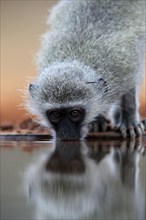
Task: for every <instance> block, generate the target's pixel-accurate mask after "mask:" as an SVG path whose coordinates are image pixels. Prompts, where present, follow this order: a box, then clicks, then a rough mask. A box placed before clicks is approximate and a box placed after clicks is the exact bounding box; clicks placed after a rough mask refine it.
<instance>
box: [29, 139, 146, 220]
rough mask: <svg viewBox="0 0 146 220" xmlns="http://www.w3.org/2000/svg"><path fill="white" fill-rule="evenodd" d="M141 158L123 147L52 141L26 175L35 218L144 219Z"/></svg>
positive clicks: (109, 144) (135, 151) (136, 151)
mask: <svg viewBox="0 0 146 220" xmlns="http://www.w3.org/2000/svg"><path fill="white" fill-rule="evenodd" d="M54 144H55V143H54ZM140 156H141V155H140V152H138V150H136V149H135V150H133V151H132V150H131V149H130V148H129V149H128V148H125V143H123V144H121V146H120V147H119V146H112V144H111V143H108V144H105V143H97V142H96V143H89V144H88V146H87V143H85V142H72V143H71V142H57V143H56V146H54V149H53V150H52V151H49V152H48V155H44V156H43V157H41V158H38V160H37V161H36V163H33V164H32V165H30V166H29V167H28V168H27V170H26V173H25V186H26V189H27V191H28V197H29V199H30V200H31V202H32V203H33V204H34V205H35V210H36V213H35V219H40V220H42V219H43V220H44V219H59V220H62V219H77V220H79V219H107V220H108V219H113V220H114V219H115V220H118V219H123V220H124V219H125V220H127V219H145V217H146V216H145V214H144V207H145V206H144V204H145V201H144V199H145V198H144V193H145V192H144V191H143V192H142V191H141V183H140V178H139V176H138V158H139V157H140ZM142 193H143V194H142Z"/></svg>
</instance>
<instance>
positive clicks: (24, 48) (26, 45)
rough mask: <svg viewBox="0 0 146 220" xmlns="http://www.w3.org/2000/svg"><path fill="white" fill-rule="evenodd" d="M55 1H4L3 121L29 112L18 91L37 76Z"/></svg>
mask: <svg viewBox="0 0 146 220" xmlns="http://www.w3.org/2000/svg"><path fill="white" fill-rule="evenodd" d="M55 3H56V1H55V0H54V1H50V0H49V1H45V0H40V1H39V0H29V1H26V0H24V1H23V0H21V1H17V0H16V1H15V0H13V1H9V0H4V1H1V121H2V122H3V121H12V122H18V121H20V120H22V119H23V118H24V116H25V114H26V111H25V110H24V109H22V108H21V109H20V108H19V107H18V106H19V104H21V103H22V102H23V99H22V97H21V94H20V92H19V91H18V90H21V89H24V88H25V87H26V85H27V77H28V76H35V64H34V61H33V59H34V56H35V54H36V52H37V50H38V48H39V37H40V35H41V34H42V33H43V32H44V31H45V30H46V28H47V26H46V18H47V15H48V9H49V8H50V7H51V6H52V5H53V4H55ZM140 103H141V113H142V115H143V116H144V115H145V116H146V81H143V85H142V89H141V95H140Z"/></svg>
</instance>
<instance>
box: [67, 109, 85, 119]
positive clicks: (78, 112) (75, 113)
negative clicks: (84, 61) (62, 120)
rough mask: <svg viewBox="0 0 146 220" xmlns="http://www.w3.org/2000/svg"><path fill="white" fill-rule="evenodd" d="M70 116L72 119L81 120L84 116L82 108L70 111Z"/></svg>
mask: <svg viewBox="0 0 146 220" xmlns="http://www.w3.org/2000/svg"><path fill="white" fill-rule="evenodd" d="M69 116H70V118H71V120H72V121H79V120H80V119H81V118H82V116H83V110H82V109H73V110H71V111H70V112H69Z"/></svg>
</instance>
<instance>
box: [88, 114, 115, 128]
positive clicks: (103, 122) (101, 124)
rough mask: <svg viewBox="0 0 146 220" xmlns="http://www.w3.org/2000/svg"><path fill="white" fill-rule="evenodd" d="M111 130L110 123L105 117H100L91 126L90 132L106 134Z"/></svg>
mask: <svg viewBox="0 0 146 220" xmlns="http://www.w3.org/2000/svg"><path fill="white" fill-rule="evenodd" d="M109 130H111V127H110V121H109V120H108V119H106V118H105V117H104V116H103V115H98V116H97V117H96V119H95V121H94V122H92V123H91V124H90V125H89V131H90V132H106V131H109Z"/></svg>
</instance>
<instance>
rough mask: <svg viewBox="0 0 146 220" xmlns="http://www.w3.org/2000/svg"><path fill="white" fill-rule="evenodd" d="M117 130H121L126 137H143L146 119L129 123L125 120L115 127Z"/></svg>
mask: <svg viewBox="0 0 146 220" xmlns="http://www.w3.org/2000/svg"><path fill="white" fill-rule="evenodd" d="M115 130H118V131H119V130H120V132H121V133H122V136H123V137H124V138H126V137H130V138H131V139H134V138H135V137H141V136H142V134H143V132H144V130H146V119H144V120H142V121H140V122H135V121H130V122H129V123H126V121H124V120H123V121H121V123H120V125H119V126H118V127H115Z"/></svg>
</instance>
